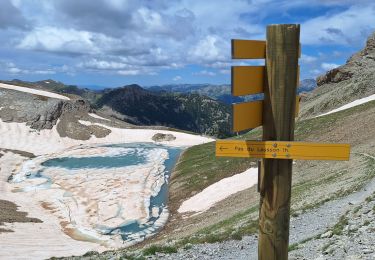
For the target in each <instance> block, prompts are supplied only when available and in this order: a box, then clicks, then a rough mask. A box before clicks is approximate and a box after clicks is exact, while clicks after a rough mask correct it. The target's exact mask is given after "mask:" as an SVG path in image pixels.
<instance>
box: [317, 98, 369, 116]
mask: <svg viewBox="0 0 375 260" xmlns="http://www.w3.org/2000/svg"><path fill="white" fill-rule="evenodd" d="M373 100H375V94H373V95H371V96H368V97H365V98H361V99H357V100H354V101H353V102H350V103H348V104H346V105H343V106H341V107H339V108H336V109H333V110H331V111H329V112H327V113H324V114H321V115H318V116H316V117H321V116H326V115H329V114H333V113H336V112H339V111H342V110H345V109H348V108H352V107H355V106H359V105H362V104H364V103H367V102H370V101H373Z"/></svg>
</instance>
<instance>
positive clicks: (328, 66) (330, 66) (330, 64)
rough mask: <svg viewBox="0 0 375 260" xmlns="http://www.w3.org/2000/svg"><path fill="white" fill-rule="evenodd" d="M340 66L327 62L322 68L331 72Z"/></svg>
mask: <svg viewBox="0 0 375 260" xmlns="http://www.w3.org/2000/svg"><path fill="white" fill-rule="evenodd" d="M338 66H340V65H338V64H335V63H326V62H323V63H322V65H321V68H322V69H324V70H331V69H334V68H337V67H338Z"/></svg>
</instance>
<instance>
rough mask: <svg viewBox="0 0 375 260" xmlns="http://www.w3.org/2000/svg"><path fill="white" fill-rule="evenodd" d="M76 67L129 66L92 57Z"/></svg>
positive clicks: (110, 68) (112, 68)
mask: <svg viewBox="0 0 375 260" xmlns="http://www.w3.org/2000/svg"><path fill="white" fill-rule="evenodd" d="M78 67H81V68H88V69H98V70H121V69H125V68H129V67H131V66H129V65H128V64H125V63H121V62H115V61H105V60H98V59H92V60H89V61H85V62H81V63H79V64H78Z"/></svg>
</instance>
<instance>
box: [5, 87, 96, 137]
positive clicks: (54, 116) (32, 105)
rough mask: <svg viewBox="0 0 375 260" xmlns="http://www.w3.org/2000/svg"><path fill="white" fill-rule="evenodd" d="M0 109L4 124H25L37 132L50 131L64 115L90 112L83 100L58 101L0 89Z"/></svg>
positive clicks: (87, 104)
mask: <svg viewBox="0 0 375 260" xmlns="http://www.w3.org/2000/svg"><path fill="white" fill-rule="evenodd" d="M0 107H1V109H0V118H1V120H3V121H4V122H17V123H26V124H27V125H29V126H30V127H31V128H33V129H37V130H41V129H51V128H52V127H53V126H54V125H56V123H57V120H58V119H59V118H60V117H61V116H62V115H64V114H72V113H75V114H77V113H87V112H89V111H90V105H89V103H88V102H87V101H85V100H83V99H77V100H59V99H54V98H48V97H45V96H39V95H31V94H28V93H23V92H19V91H13V90H8V89H0Z"/></svg>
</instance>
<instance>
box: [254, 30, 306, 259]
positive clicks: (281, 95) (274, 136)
mask: <svg viewBox="0 0 375 260" xmlns="http://www.w3.org/2000/svg"><path fill="white" fill-rule="evenodd" d="M299 34H300V26H299V25H270V26H268V27H267V50H266V66H267V87H265V88H264V105H263V140H267V141H273V140H275V141H276V140H277V141H292V140H293V139H294V123H295V122H294V121H295V120H294V117H295V107H296V106H295V105H296V104H295V103H296V92H297V74H298V56H299V49H300V47H299ZM292 163H293V160H278V159H263V160H262V167H261V176H260V180H259V181H260V197H261V198H260V210H259V245H258V259H263V260H273V259H288V243H289V214H290V194H291V182H292Z"/></svg>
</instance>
